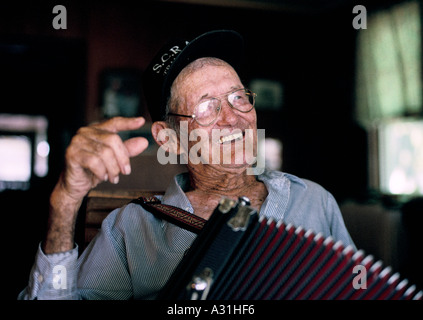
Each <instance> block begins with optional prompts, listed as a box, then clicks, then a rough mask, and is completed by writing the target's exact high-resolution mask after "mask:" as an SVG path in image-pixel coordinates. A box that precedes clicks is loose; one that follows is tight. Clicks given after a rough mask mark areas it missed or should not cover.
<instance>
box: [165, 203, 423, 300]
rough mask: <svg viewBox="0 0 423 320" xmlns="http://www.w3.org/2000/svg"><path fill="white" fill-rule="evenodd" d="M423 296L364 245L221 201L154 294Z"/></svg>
mask: <svg viewBox="0 0 423 320" xmlns="http://www.w3.org/2000/svg"><path fill="white" fill-rule="evenodd" d="M422 298H423V294H422V292H421V291H417V290H416V287H415V286H414V285H409V284H408V281H407V280H406V279H403V280H402V279H401V278H400V275H399V274H398V273H393V272H392V269H391V268H390V267H383V264H382V262H381V261H376V262H375V261H374V259H373V257H372V256H371V255H367V256H366V255H365V254H364V252H363V251H362V250H358V251H355V250H354V249H353V248H352V247H351V246H347V247H344V245H343V244H342V243H341V242H335V241H334V240H333V239H332V238H331V237H328V238H324V237H323V236H322V235H321V234H315V233H313V232H312V231H307V230H304V229H302V228H301V227H294V226H293V225H291V224H288V225H287V224H285V223H284V222H283V221H274V220H272V219H268V218H266V217H259V216H258V214H257V212H256V211H255V210H254V209H252V208H251V207H250V206H249V201H248V199H246V198H242V197H241V198H240V199H239V201H234V200H230V199H226V198H223V199H222V201H221V202H220V204H219V205H218V207H217V208H216V209H215V211H214V213H213V215H212V216H211V217H210V219H209V221H208V222H207V223H206V224H205V226H204V228H203V230H202V231H201V233H200V234H199V235H198V236H197V238H196V239H195V241H194V242H193V244H192V246H191V247H190V249H189V250H188V251H187V253H186V255H185V256H184V258H183V259H182V261H181V263H180V264H179V265H178V267H177V268H176V269H175V271H174V273H173V274H172V276H171V277H170V279H169V281H168V282H167V284H166V285H165V287H164V288H163V290H162V291H161V292H160V294H159V296H158V299H162V300H185V299H190V300H200V299H201V300H206V299H207V300H294V299H297V300H334V299H341V300H361V299H381V300H399V299H417V300H422Z"/></svg>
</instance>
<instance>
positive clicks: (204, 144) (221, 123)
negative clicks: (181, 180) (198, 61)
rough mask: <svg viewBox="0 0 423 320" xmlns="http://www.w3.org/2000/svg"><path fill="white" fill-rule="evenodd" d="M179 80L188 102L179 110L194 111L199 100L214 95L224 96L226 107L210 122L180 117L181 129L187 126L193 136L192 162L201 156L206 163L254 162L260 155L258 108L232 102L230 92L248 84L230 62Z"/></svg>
mask: <svg viewBox="0 0 423 320" xmlns="http://www.w3.org/2000/svg"><path fill="white" fill-rule="evenodd" d="M179 81H181V82H180V83H179V85H178V87H179V92H178V94H179V95H180V97H181V98H182V99H180V101H184V102H183V103H182V104H181V105H179V107H178V110H177V111H176V113H180V114H185V115H191V114H193V113H194V109H195V107H196V105H197V104H198V103H200V102H202V101H203V100H204V99H208V98H213V97H220V98H219V99H220V100H221V108H222V110H221V112H220V114H219V116H218V118H217V119H216V121H215V122H214V123H212V124H211V125H209V126H201V125H199V124H198V123H197V122H196V121H195V120H194V119H188V120H185V119H184V118H180V119H181V120H180V121H181V122H180V127H181V132H182V130H183V129H184V128H186V129H187V137H189V141H188V150H190V152H191V154H189V156H188V163H189V165H192V164H196V163H195V160H196V159H197V160H198V159H200V158H201V163H203V164H204V163H206V164H208V165H213V166H219V167H221V168H226V169H238V168H241V169H245V168H246V167H248V166H250V165H251V164H252V162H253V160H254V159H253V158H255V155H256V141H257V124H256V121H257V118H256V112H255V109H252V110H251V111H249V112H247V113H243V112H240V111H238V110H236V109H234V108H232V107H231V106H230V104H229V103H228V100H227V96H226V95H225V94H226V93H230V92H233V91H235V90H237V89H242V88H244V85H243V84H242V83H241V81H240V79H239V77H238V75H237V73H236V72H235V70H234V69H233V68H232V67H231V66H229V65H222V66H214V65H205V66H203V67H201V68H200V69H198V70H196V71H194V72H193V73H191V74H189V75H187V76H185V77H183V78H182V80H179ZM222 95H223V96H222ZM246 133H247V135H246ZM195 137H197V138H195ZM222 137H224V139H223V140H225V142H223V143H222V139H221V138H222ZM181 140H182V139H181ZM191 140H193V141H191ZM226 140H227V141H226ZM193 147H194V148H193ZM248 150H250V152H248Z"/></svg>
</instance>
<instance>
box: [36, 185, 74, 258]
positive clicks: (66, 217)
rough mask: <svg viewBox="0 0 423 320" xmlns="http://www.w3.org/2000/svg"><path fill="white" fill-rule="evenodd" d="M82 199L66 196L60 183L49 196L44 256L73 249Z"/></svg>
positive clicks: (43, 247)
mask: <svg viewBox="0 0 423 320" xmlns="http://www.w3.org/2000/svg"><path fill="white" fill-rule="evenodd" d="M81 203H82V199H81V200H76V199H73V198H71V197H69V196H68V195H67V193H66V192H65V191H64V189H63V187H62V185H61V184H60V182H59V183H58V184H57V185H56V187H55V188H54V190H53V192H52V194H51V196H50V215H49V219H48V226H47V234H46V238H45V240H44V242H43V246H42V249H43V252H44V253H45V254H51V253H57V252H65V251H68V250H71V249H73V248H74V235H75V224H76V218H77V215H78V210H79V208H80V206H81Z"/></svg>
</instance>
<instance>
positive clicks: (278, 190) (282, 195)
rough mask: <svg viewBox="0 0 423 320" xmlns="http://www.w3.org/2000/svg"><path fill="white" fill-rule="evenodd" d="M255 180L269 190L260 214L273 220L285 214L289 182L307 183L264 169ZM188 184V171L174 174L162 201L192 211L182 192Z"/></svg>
mask: <svg viewBox="0 0 423 320" xmlns="http://www.w3.org/2000/svg"><path fill="white" fill-rule="evenodd" d="M257 180H258V181H262V182H263V183H264V184H265V186H266V188H267V190H268V192H269V194H268V196H267V198H266V200H265V201H264V202H263V205H262V207H261V209H260V214H262V215H265V216H266V217H268V218H273V219H275V220H280V219H283V217H284V215H285V211H286V209H287V207H288V202H289V198H290V191H291V183H296V184H299V185H300V186H302V187H303V188H307V185H306V184H305V183H304V181H303V180H302V179H300V178H298V177H296V176H293V175H290V174H287V173H285V172H281V171H274V170H267V169H266V170H265V171H264V172H263V173H262V174H260V175H258V176H257ZM188 186H189V174H188V172H183V173H180V174H178V175H176V176H175V177H174V178H173V179H172V180H171V182H170V184H169V186H168V188H167V190H166V193H165V194H164V196H163V198H162V202H163V203H164V204H168V205H173V206H177V207H179V208H181V209H184V210H186V211H188V212H190V213H194V209H193V207H192V205H191V203H190V201H189V200H188V198H187V196H186V195H185V192H184V191H186V190H188Z"/></svg>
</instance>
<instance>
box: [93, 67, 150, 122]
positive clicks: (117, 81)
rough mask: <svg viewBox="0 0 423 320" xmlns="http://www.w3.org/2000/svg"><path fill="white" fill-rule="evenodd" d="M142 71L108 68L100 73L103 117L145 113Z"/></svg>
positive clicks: (100, 97)
mask: <svg viewBox="0 0 423 320" xmlns="http://www.w3.org/2000/svg"><path fill="white" fill-rule="evenodd" d="M141 88H142V84H141V71H140V70H137V69H106V70H103V71H102V72H101V73H100V80H99V89H100V93H99V102H100V107H101V114H102V117H103V118H106V119H107V118H112V117H116V116H122V117H134V116H140V115H143V111H144V110H143V108H142V105H141V101H142V100H141V90H142V89H141Z"/></svg>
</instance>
